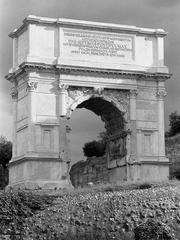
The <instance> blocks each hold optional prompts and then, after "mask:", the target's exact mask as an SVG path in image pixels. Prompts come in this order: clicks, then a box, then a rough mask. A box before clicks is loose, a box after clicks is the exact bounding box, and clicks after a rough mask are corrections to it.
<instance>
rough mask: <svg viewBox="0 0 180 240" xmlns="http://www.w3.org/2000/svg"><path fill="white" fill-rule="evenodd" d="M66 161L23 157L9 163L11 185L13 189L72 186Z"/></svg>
mask: <svg viewBox="0 0 180 240" xmlns="http://www.w3.org/2000/svg"><path fill="white" fill-rule="evenodd" d="M67 171H68V168H67V164H66V162H62V161H60V160H59V159H57V158H38V157H36V158H35V157H34V158H32V157H23V158H21V159H18V160H14V161H12V162H10V164H9V185H8V186H7V189H8V188H13V189H64V188H72V185H71V182H70V179H69V174H68V172H67Z"/></svg>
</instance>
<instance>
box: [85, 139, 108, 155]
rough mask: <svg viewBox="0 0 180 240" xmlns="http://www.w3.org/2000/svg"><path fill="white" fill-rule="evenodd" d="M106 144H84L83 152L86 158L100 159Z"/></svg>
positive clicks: (97, 142) (102, 142)
mask: <svg viewBox="0 0 180 240" xmlns="http://www.w3.org/2000/svg"><path fill="white" fill-rule="evenodd" d="M105 150H106V144H105V142H104V141H92V142H88V143H85V144H84V147H83V152H84V155H85V156H86V157H93V156H96V157H100V156H103V155H104V154H105Z"/></svg>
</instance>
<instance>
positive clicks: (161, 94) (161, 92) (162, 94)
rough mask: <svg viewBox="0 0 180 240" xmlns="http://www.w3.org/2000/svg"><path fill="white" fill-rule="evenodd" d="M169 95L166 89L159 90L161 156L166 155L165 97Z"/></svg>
mask: <svg viewBox="0 0 180 240" xmlns="http://www.w3.org/2000/svg"><path fill="white" fill-rule="evenodd" d="M166 95H167V93H166V91H165V90H164V89H162V90H158V91H157V100H158V151H159V154H158V155H159V157H160V158H161V157H165V136H164V135H165V132H164V98H165V96H166Z"/></svg>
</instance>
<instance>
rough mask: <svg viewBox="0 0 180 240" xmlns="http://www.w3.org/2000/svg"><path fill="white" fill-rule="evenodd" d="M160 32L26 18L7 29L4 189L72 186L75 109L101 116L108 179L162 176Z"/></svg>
mask: <svg viewBox="0 0 180 240" xmlns="http://www.w3.org/2000/svg"><path fill="white" fill-rule="evenodd" d="M165 36H166V33H165V32H164V30H162V29H149V28H141V27H136V26H127V25H118V24H106V23H97V22H89V21H79V20H71V19H62V18H58V19H54V18H43V17H36V16H32V15H30V16H28V17H27V18H26V19H25V20H24V21H23V24H22V26H21V27H19V28H18V29H16V30H14V31H13V32H12V33H10V37H11V38H12V39H13V66H12V68H11V69H10V71H9V74H8V75H7V76H6V78H7V79H8V80H9V81H10V82H12V84H13V88H12V99H13V117H14V122H13V157H12V160H11V161H10V164H9V170H10V180H9V186H19V187H26V188H54V187H57V188H59V187H60V188H62V187H68V186H69V185H70V181H69V166H70V160H71V159H70V156H69V147H68V141H67V135H68V132H69V119H70V118H71V114H72V112H73V111H74V110H75V109H76V108H86V109H89V110H91V111H93V112H94V113H95V114H97V115H98V116H100V117H101V119H102V120H103V121H104V123H105V128H106V134H107V146H106V158H107V169H108V172H109V179H110V181H111V182H116V181H126V180H127V181H128V180H131V181H136V180H148V181H161V180H166V179H168V174H169V165H168V164H169V162H168V159H167V158H166V156H165V144H164V97H165V96H166V91H165V85H164V84H165V80H166V79H168V78H169V77H170V75H169V73H168V68H167V67H166V66H165V65H164V46H163V43H164V37H165Z"/></svg>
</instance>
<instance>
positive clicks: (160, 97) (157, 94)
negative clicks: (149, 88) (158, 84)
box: [156, 89, 167, 100]
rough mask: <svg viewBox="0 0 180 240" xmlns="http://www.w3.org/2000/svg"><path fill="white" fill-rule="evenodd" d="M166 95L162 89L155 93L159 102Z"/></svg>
mask: <svg viewBox="0 0 180 240" xmlns="http://www.w3.org/2000/svg"><path fill="white" fill-rule="evenodd" d="M166 95H167V92H166V91H165V90H164V89H162V90H158V91H157V92H156V96H157V97H158V98H159V99H161V100H163V99H164V98H165V97H166Z"/></svg>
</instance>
